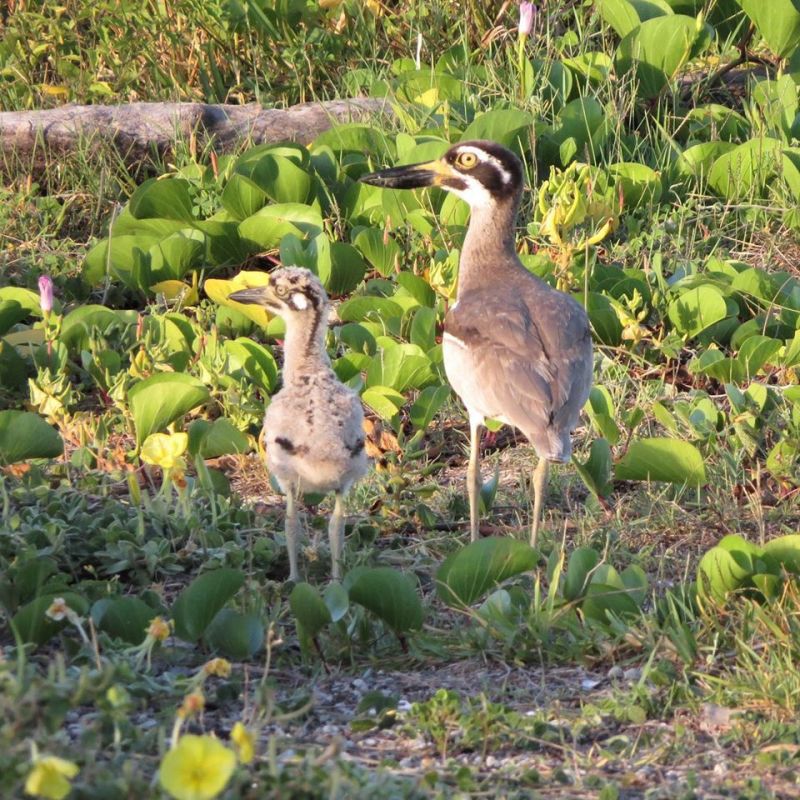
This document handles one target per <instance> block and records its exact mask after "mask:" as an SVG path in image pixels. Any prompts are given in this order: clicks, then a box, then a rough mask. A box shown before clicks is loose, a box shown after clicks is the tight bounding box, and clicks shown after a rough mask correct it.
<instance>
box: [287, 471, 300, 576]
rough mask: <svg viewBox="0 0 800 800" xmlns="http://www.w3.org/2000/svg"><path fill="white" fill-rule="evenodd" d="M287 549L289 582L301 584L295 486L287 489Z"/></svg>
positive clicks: (296, 488)
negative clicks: (298, 561) (298, 565)
mask: <svg viewBox="0 0 800 800" xmlns="http://www.w3.org/2000/svg"><path fill="white" fill-rule="evenodd" d="M286 488H287V489H288V491H287V492H286V527H285V532H286V549H287V551H288V552H289V580H290V581H294V582H295V583H299V582H300V571H299V570H298V569H297V529H298V520H297V495H298V494H299V488H298V487H297V486H296V485H295V484H290V485H289V486H287V487H286Z"/></svg>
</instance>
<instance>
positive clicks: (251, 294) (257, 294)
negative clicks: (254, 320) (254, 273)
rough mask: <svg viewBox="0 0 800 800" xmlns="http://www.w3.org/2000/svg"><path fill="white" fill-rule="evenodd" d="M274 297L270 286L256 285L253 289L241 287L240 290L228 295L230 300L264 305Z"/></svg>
mask: <svg viewBox="0 0 800 800" xmlns="http://www.w3.org/2000/svg"><path fill="white" fill-rule="evenodd" d="M271 298H272V290H271V289H270V287H269V286H255V287H253V288H251V289H240V290H239V291H238V292H233V294H229V295H228V300H233V301H234V302H235V303H243V304H244V305H255V306H264V305H267V304H268V303H269V301H270V299H271Z"/></svg>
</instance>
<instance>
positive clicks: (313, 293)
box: [270, 267, 328, 315]
mask: <svg viewBox="0 0 800 800" xmlns="http://www.w3.org/2000/svg"><path fill="white" fill-rule="evenodd" d="M270 284H271V286H272V288H273V291H274V293H275V296H276V298H277V299H278V302H279V303H280V304H281V305H282V306H284V307H286V308H287V309H289V310H291V311H296V312H304V311H309V310H310V311H312V312H314V314H315V315H319V313H320V310H321V308H322V307H323V306H324V305H325V304H326V303H327V302H328V298H327V295H326V294H325V290H324V289H323V288H322V284H321V283H320V282H319V279H318V278H317V277H316V276H315V275H313V273H311V272H310V271H309V270H307V269H301V268H299V267H282V268H281V269H277V270H274V271H273V272H272V273H271V274H270Z"/></svg>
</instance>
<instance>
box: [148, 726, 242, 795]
mask: <svg viewBox="0 0 800 800" xmlns="http://www.w3.org/2000/svg"><path fill="white" fill-rule="evenodd" d="M235 767H236V756H235V755H234V754H233V752H232V751H231V750H229V749H228V748H227V747H225V745H224V744H222V743H220V742H219V741H218V740H217V739H215V738H214V737H213V736H192V735H189V734H187V735H186V736H181V738H180V740H179V741H178V744H177V746H176V747H175V748H174V749H173V750H170V751H169V752H168V753H167V754H166V755H165V756H164V760H163V761H162V762H161V768H160V769H159V771H158V780H159V783H160V784H161V786H162V788H163V789H165V790H166V791H167V792H169V794H170V795H171V796H172V797H174V798H175V800H211V798H213V797H216V796H217V795H218V794H219V793H220V792H221V791H222V790H223V789H224V788H225V786H226V785H227V783H228V781H229V780H230V777H231V774H232V773H233V770H234V768H235Z"/></svg>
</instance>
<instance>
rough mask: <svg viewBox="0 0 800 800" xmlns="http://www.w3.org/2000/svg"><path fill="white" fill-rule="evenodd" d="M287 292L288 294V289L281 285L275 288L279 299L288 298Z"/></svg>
mask: <svg viewBox="0 0 800 800" xmlns="http://www.w3.org/2000/svg"><path fill="white" fill-rule="evenodd" d="M286 292H287V289H286V287H285V286H282V285H281V284H278V285H277V286H276V287H275V294H276V295H278V297H286Z"/></svg>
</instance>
